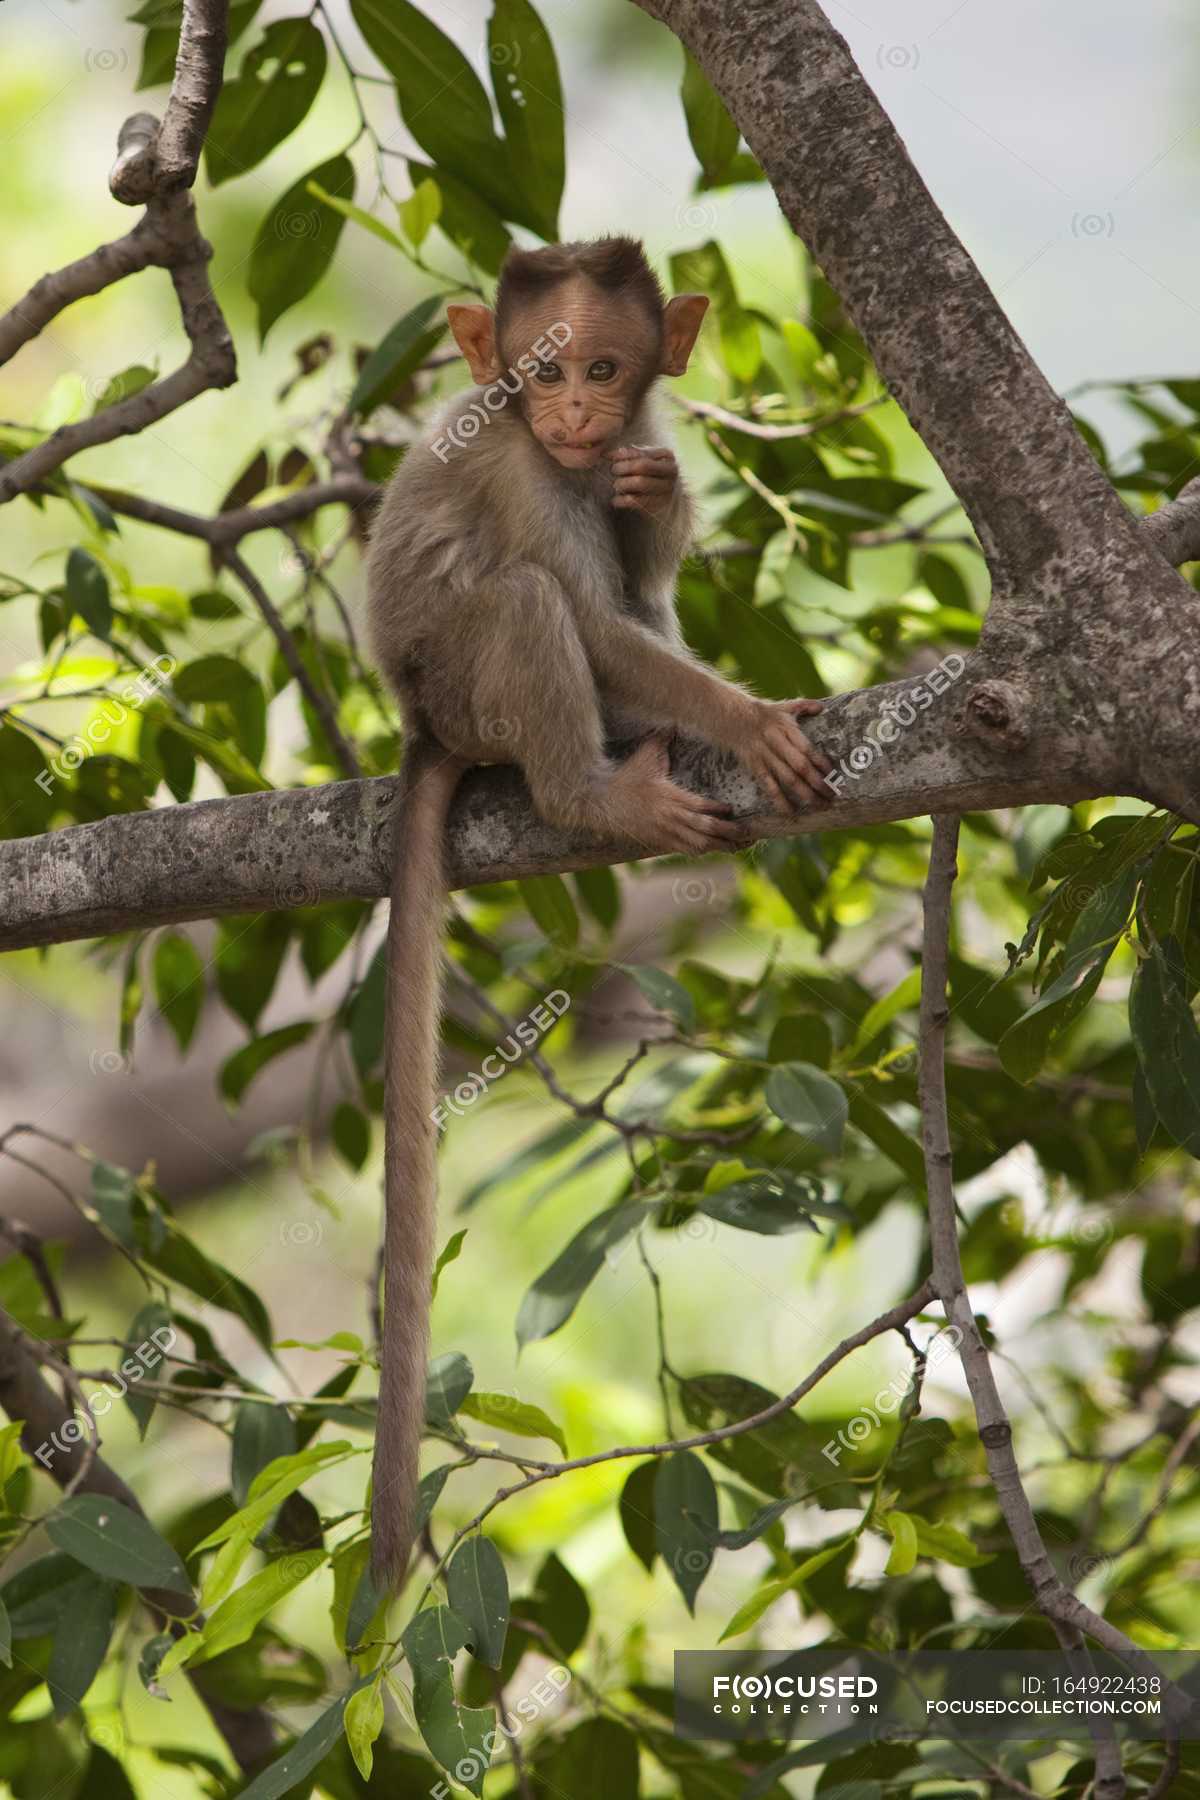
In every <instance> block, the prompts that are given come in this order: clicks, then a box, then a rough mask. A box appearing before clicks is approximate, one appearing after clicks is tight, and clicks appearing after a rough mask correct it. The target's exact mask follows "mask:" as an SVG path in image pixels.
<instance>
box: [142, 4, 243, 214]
mask: <svg viewBox="0 0 1200 1800" xmlns="http://www.w3.org/2000/svg"><path fill="white" fill-rule="evenodd" d="M228 36H229V0H183V22H182V24H181V26H180V30H179V51H178V54H177V55H176V58H175V79H174V81H173V82H172V83H171V94H170V98H169V99H168V101H167V110H166V114H165V115H164V118H163V122H162V130H161V131H160V132H159V134H158V143H157V144H156V146H155V158H156V161H157V164H158V188H159V191H160V192H162V193H170V192H171V191H172V190H173V189H175V188H181V187H184V188H190V187H191V185H192V183H193V181H195V179H196V170H197V169H198V168H199V166H200V151H201V149H202V147H203V144H204V134H205V132H206V131H207V130H208V122H209V120H210V119H211V118H212V113H213V108H214V106H215V105H216V104H217V95H218V94H219V93H220V91H221V77H222V73H223V71H224V67H225V45H226V42H227V41H228Z"/></svg>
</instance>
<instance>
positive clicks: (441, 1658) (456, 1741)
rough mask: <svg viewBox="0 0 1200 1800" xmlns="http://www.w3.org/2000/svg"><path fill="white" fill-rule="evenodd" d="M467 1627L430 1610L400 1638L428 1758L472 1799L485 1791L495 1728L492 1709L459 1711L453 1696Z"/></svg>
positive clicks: (439, 1609)
mask: <svg viewBox="0 0 1200 1800" xmlns="http://www.w3.org/2000/svg"><path fill="white" fill-rule="evenodd" d="M469 1637H470V1630H469V1627H468V1626H467V1625H466V1624H465V1623H464V1621H463V1620H462V1619H460V1618H459V1617H458V1615H457V1613H455V1612H452V1611H451V1609H450V1608H449V1607H448V1606H432V1607H428V1608H427V1609H426V1610H425V1611H424V1612H419V1613H418V1614H417V1615H416V1617H415V1618H414V1619H413V1620H412V1621H411V1623H410V1624H409V1625H408V1627H407V1629H406V1630H405V1632H404V1635H403V1637H402V1639H401V1643H402V1644H403V1646H404V1652H405V1655H406V1656H407V1658H408V1664H409V1667H410V1669H411V1670H412V1677H413V1711H414V1713H415V1715H416V1720H417V1728H418V1730H419V1731H420V1733H421V1736H422V1737H423V1738H424V1740H425V1744H426V1747H427V1748H428V1750H429V1752H430V1754H431V1755H432V1756H434V1757H435V1758H436V1759H437V1761H438V1762H439V1763H440V1764H441V1766H442V1768H443V1769H448V1770H451V1771H453V1772H454V1774H455V1777H456V1779H457V1780H458V1781H460V1782H461V1783H462V1785H463V1786H464V1787H465V1788H467V1789H468V1790H469V1792H471V1793H472V1794H476V1795H479V1794H481V1793H482V1792H483V1778H484V1776H485V1775H486V1774H487V1770H488V1764H489V1762H490V1761H491V1754H490V1751H489V1749H488V1747H487V1740H488V1738H489V1736H490V1734H491V1732H492V1730H493V1727H494V1725H495V1713H494V1712H493V1711H492V1708H491V1707H490V1706H488V1707H471V1706H460V1705H459V1703H458V1701H457V1699H456V1697H455V1693H454V1658H455V1656H456V1655H457V1654H458V1652H459V1651H460V1650H462V1649H463V1648H464V1647H465V1646H466V1644H467V1642H468V1639H469Z"/></svg>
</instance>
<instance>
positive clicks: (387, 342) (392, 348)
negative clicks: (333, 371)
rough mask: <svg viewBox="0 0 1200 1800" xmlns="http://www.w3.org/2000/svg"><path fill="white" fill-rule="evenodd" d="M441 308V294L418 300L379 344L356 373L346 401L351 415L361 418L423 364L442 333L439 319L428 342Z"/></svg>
mask: <svg viewBox="0 0 1200 1800" xmlns="http://www.w3.org/2000/svg"><path fill="white" fill-rule="evenodd" d="M443 305H444V300H443V296H442V295H441V294H430V295H429V297H428V299H426V300H418V302H417V304H416V305H415V306H413V307H410V308H409V310H408V312H406V313H405V314H404V315H403V317H402V318H400V319H397V321H396V323H395V324H394V325H393V326H392V328H391V330H390V331H389V332H388V333H387V334H386V335H385V336H384V337H382V338H381V339H380V340H379V342H378V344H376V346H375V348H374V350H372V352H371V354H370V356H368V358H367V360H366V362H365V363H364V364H363V366H362V368H361V369H360V370H359V375H358V380H357V381H356V382H355V384H354V391H353V393H352V394H351V395H350V401H349V408H350V411H351V412H352V413H359V414H361V415H362V416H364V417H365V416H366V414H368V413H369V412H371V411H372V410H373V409H374V408H375V407H376V406H378V405H379V404H380V402H381V401H383V400H385V399H386V398H387V396H388V395H389V394H390V393H392V392H393V391H394V389H395V388H397V387H398V386H399V385H400V383H401V382H402V381H406V380H407V379H408V377H409V376H410V375H412V374H413V372H414V371H415V370H416V369H417V368H418V367H419V366H420V364H421V363H423V362H424V360H425V358H426V357H427V356H428V354H429V352H430V350H432V349H433V346H434V344H435V343H437V341H438V340H439V339H440V338H441V336H442V334H443V332H444V331H445V329H446V324H445V320H444V319H443V320H442V322H441V324H440V325H439V326H438V328H437V332H436V335H434V336H432V339H431V332H430V326H431V324H432V321H433V320H434V319H435V318H436V317H437V315H438V313H439V312H440V311H441V310H442V307H443Z"/></svg>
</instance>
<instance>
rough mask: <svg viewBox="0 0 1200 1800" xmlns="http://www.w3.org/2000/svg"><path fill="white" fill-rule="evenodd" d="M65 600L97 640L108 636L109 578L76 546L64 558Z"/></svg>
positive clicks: (109, 616)
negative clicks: (65, 575)
mask: <svg viewBox="0 0 1200 1800" xmlns="http://www.w3.org/2000/svg"><path fill="white" fill-rule="evenodd" d="M67 599H68V600H69V601H70V602H71V605H72V607H73V608H74V610H75V611H76V612H77V613H78V614H79V617H80V618H81V619H82V620H83V622H84V624H85V625H87V626H88V627H89V629H90V630H92V631H94V632H95V633H96V635H97V637H102V638H103V637H107V636H108V634H109V632H110V631H111V630H112V622H113V610H112V600H111V599H110V598H109V592H108V576H107V575H106V574H105V573H104V570H103V569H102V568H101V567H100V564H99V563H98V562H97V561H96V559H95V557H94V556H89V555H88V552H87V551H86V550H80V549H79V548H78V546H76V548H75V549H74V550H72V551H71V553H70V555H69V556H68V557H67Z"/></svg>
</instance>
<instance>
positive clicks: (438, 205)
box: [396, 177, 442, 250]
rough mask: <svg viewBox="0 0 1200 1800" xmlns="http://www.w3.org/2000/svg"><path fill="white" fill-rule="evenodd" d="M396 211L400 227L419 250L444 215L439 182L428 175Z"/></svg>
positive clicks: (415, 248)
mask: <svg viewBox="0 0 1200 1800" xmlns="http://www.w3.org/2000/svg"><path fill="white" fill-rule="evenodd" d="M396 211H397V212H398V213H399V215H400V229H401V230H402V231H403V233H404V235H405V237H406V238H407V239H408V241H409V243H410V244H411V245H412V247H413V249H414V250H419V249H420V248H421V245H422V244H423V243H424V242H425V239H426V238H427V237H428V236H429V233H430V232H431V231H432V229H433V227H434V226H435V225H436V224H437V222H438V220H439V219H440V218H441V216H442V196H441V192H440V190H439V188H438V184H437V182H436V181H431V180H430V179H429V178H428V177H426V179H425V180H424V181H418V182H417V184H416V186H415V187H414V188H413V191H412V193H411V194H410V195H409V197H408V199H407V200H402V201H401V202H400V204H399V206H398V207H397V208H396Z"/></svg>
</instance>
